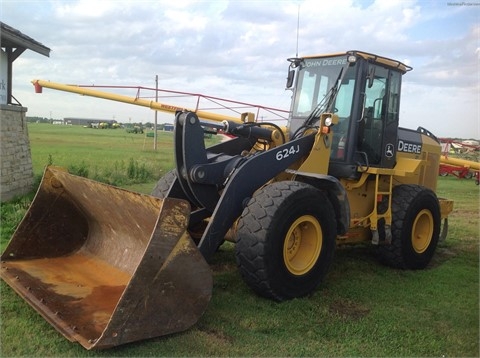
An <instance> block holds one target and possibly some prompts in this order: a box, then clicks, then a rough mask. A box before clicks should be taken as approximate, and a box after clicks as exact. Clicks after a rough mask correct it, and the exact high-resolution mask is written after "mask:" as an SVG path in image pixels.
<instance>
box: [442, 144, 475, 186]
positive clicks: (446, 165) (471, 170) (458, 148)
mask: <svg viewBox="0 0 480 358" xmlns="http://www.w3.org/2000/svg"><path fill="white" fill-rule="evenodd" d="M440 143H441V145H442V156H441V157H440V167H439V171H438V174H439V175H440V176H447V175H449V174H450V175H453V176H456V177H457V178H459V179H471V178H474V179H475V184H476V185H478V184H479V171H480V162H479V158H480V145H479V144H478V142H474V141H463V142H458V141H455V140H452V139H446V138H440Z"/></svg>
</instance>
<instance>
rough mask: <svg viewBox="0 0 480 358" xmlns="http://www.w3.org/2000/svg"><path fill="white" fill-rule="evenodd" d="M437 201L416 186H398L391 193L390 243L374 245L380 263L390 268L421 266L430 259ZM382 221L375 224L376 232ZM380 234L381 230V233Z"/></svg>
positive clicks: (437, 224) (437, 221) (434, 244)
mask: <svg viewBox="0 0 480 358" xmlns="http://www.w3.org/2000/svg"><path fill="white" fill-rule="evenodd" d="M440 224H441V217H440V204H439V202H438V199H437V196H436V195H435V193H434V192H433V191H432V190H430V189H427V188H425V187H422V186H420V185H399V186H397V187H395V188H394V189H393V193H392V227H391V230H392V242H391V244H381V245H380V246H379V247H378V253H379V259H380V261H381V262H382V263H384V264H386V265H388V266H392V267H394V268H402V269H413V270H417V269H423V268H425V267H426V266H427V265H428V264H429V262H430V260H431V259H432V257H433V255H434V253H435V249H436V247H437V243H438V239H439V235H440ZM382 227H383V223H382V224H380V225H379V229H380V232H381V231H382V230H383V228H382ZM380 235H381V236H383V237H384V233H382V232H381V234H380Z"/></svg>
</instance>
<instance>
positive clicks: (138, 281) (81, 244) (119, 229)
mask: <svg viewBox="0 0 480 358" xmlns="http://www.w3.org/2000/svg"><path fill="white" fill-rule="evenodd" d="M189 214H190V207H189V203H188V202H186V201H183V200H178V199H163V200H162V199H158V198H155V197H151V196H148V195H142V194H138V193H134V192H130V191H126V190H123V189H119V188H115V187H112V186H109V185H105V184H101V183H98V182H95V181H92V180H88V179H85V178H81V177H77V176H74V175H71V174H68V173H67V172H66V171H64V170H61V169H59V168H53V167H47V168H46V170H45V173H44V176H43V179H42V182H41V184H40V187H39V189H38V192H37V194H36V196H35V199H34V200H33V202H32V204H31V206H30V209H29V210H28V212H27V213H26V215H25V217H24V218H23V220H22V222H21V223H20V225H19V226H18V228H17V230H16V231H15V233H14V235H13V237H12V239H11V241H10V244H9V245H8V247H7V248H6V250H5V252H4V253H3V254H2V256H1V261H2V262H1V277H2V278H3V280H5V281H6V282H7V283H8V284H9V285H10V286H11V287H12V288H13V289H14V290H15V291H16V292H17V293H18V294H19V295H20V296H21V297H22V298H23V299H25V300H26V301H27V302H28V303H29V304H30V305H31V306H32V307H33V308H34V309H35V310H37V311H38V312H39V313H40V314H41V315H42V316H43V317H44V318H45V319H46V320H47V321H48V322H50V324H52V325H53V326H54V327H55V328H56V329H57V330H58V331H59V332H61V333H62V334H63V335H64V336H65V337H66V338H68V339H69V340H70V341H77V342H79V343H80V344H81V345H82V346H83V347H85V348H86V349H102V348H108V347H113V346H117V345H121V344H124V343H128V342H133V341H138V340H142V339H147V338H152V337H158V336H162V335H166V334H170V333H174V332H180V331H183V330H186V329H188V328H189V327H191V326H192V325H194V324H195V323H196V322H197V320H198V319H199V318H200V317H201V315H202V314H203V312H204V311H205V309H206V307H207V305H208V302H209V301H210V298H211V292H212V275H211V272H210V267H209V266H208V264H207V263H206V261H205V259H204V258H203V256H202V255H201V253H200V252H199V251H198V250H197V248H196V246H195V244H194V242H193V241H192V239H191V238H190V236H189V235H188V232H187V225H188V220H189Z"/></svg>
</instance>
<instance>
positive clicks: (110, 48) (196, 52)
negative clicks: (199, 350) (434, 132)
mask: <svg viewBox="0 0 480 358" xmlns="http://www.w3.org/2000/svg"><path fill="white" fill-rule="evenodd" d="M2 10H3V20H2V21H4V22H5V23H7V24H8V25H10V26H12V27H14V28H17V29H18V30H20V31H22V32H23V33H25V34H27V35H30V36H32V37H33V38H35V39H36V40H37V41H40V42H42V43H44V44H45V45H46V46H48V47H50V48H51V49H52V53H51V57H50V58H49V59H45V58H41V57H40V56H39V55H37V54H33V53H31V52H28V51H27V52H26V53H25V54H23V55H22V56H21V57H20V58H19V59H17V60H16V61H15V63H14V76H15V77H14V79H15V82H14V91H15V93H16V94H17V96H16V97H19V98H23V101H24V102H28V103H29V105H28V107H29V115H44V116H46V114H48V113H49V111H50V110H52V108H55V110H54V113H57V115H58V116H62V117H67V116H74V115H78V111H83V113H84V116H86V117H87V116H90V115H92V114H93V113H95V117H98V116H99V115H105V116H107V117H108V118H110V117H111V116H112V115H113V114H112V113H115V115H116V116H117V118H119V119H121V118H120V117H127V118H128V117H135V116H139V117H140V116H142V117H145V116H149V115H150V114H148V113H147V112H146V111H145V110H144V109H143V110H142V111H141V112H138V111H139V109H138V108H134V106H129V107H128V106H121V107H118V104H116V103H105V101H103V102H98V100H97V101H96V102H95V100H91V101H92V102H90V100H88V101H89V102H88V105H82V104H79V103H80V102H83V101H84V100H86V99H85V98H83V97H82V98H78V97H73V98H72V95H65V96H63V95H62V96H61V97H58V96H60V94H58V93H56V94H53V93H51V92H49V94H48V95H46V94H44V95H42V96H40V97H41V99H40V98H39V96H35V95H34V94H33V91H32V88H31V84H30V83H29V81H30V80H31V79H32V78H35V77H38V78H43V79H49V80H52V81H56V82H62V83H81V84H114V85H142V86H153V85H154V78H155V75H157V74H158V75H159V82H160V87H161V88H166V89H172V90H178V91H187V92H196V93H203V94H209V95H213V96H219V97H226V98H229V99H236V100H240V101H244V102H253V103H259V104H263V105H267V106H273V107H282V108H284V109H288V108H289V101H290V92H288V91H287V92H286V91H284V86H285V77H286V72H287V66H288V63H287V61H286V59H287V58H288V57H292V56H295V53H296V52H297V47H298V52H299V55H312V54H320V53H332V52H340V51H346V50H353V49H357V50H363V51H367V52H372V53H377V54H379V55H384V56H387V57H391V58H396V59H398V60H401V61H403V62H405V63H407V64H409V65H411V66H413V67H414V70H413V71H412V72H409V73H408V74H406V75H405V76H404V80H403V83H404V89H405V90H404V93H403V96H402V108H403V113H406V114H407V115H408V118H406V119H405V121H404V119H403V118H402V119H401V120H402V123H407V124H409V125H410V123H409V121H410V118H413V117H416V118H417V119H418V115H417V114H416V113H425V111H426V110H425V108H428V109H429V110H430V111H431V114H430V115H424V116H422V122H423V121H424V122H425V123H423V126H424V127H427V128H428V127H433V126H435V129H437V128H438V131H439V132H440V134H439V135H440V136H446V135H450V134H452V135H459V136H467V135H468V136H470V135H474V136H476V137H477V138H478V137H480V133H479V131H478V125H477V124H476V122H477V121H478V114H479V113H478V105H476V104H475V102H476V101H477V100H478V89H479V84H478V80H479V76H478V70H479V66H478V60H479V50H478V49H479V48H480V47H479V45H478V39H479V33H480V29H479V25H478V18H477V17H476V16H475V14H473V13H474V12H475V11H472V9H471V8H468V7H461V6H456V7H452V6H447V4H446V3H441V4H440V3H439V2H425V1H414V0H395V1H394V0H389V1H383V0H376V1H371V0H336V1H335V2H327V1H318V0H303V1H299V0H291V1H290V0H282V1H269V0H267V1H227V0H220V1H219V0H212V1H209V0H206V1H180V0H176V1H145V0H143V1H142V0H140V1H127V0H122V1H108V0H105V1H88V0H80V1H60V0H58V1H48V2H47V1H45V2H37V1H33V0H32V1H30V0H24V1H20V2H19V1H11V0H4V1H3V2H2ZM476 13H478V12H476ZM298 15H299V16H300V18H299V28H298V44H297V19H298ZM453 93H454V95H453ZM69 96H70V97H69ZM57 98H62V101H57V100H56V99H57ZM419 99H421V100H422V102H421V103H419ZM459 101H460V102H461V103H462V106H463V107H462V108H459V107H458V103H459ZM92 103H95V104H92ZM100 103H101V104H100ZM438 103H442V105H441V106H439V105H438ZM440 107H441V108H442V111H440V110H437V109H438V108H440ZM118 108H121V111H120V110H118ZM119 112H121V114H119ZM138 113H140V114H138ZM460 113H461V115H462V116H464V117H465V120H464V123H466V124H467V126H468V127H466V128H464V129H458V130H457V129H453V130H452V128H450V127H449V126H447V125H444V124H443V123H444V122H446V121H448V118H451V117H452V116H455V115H457V116H458V115H459V114H460ZM152 116H153V115H152ZM165 118H170V117H168V116H167V117H165ZM430 118H435V120H433V119H430ZM430 122H431V123H432V124H430ZM474 122H475V123H474ZM418 124H420V123H418ZM414 125H416V123H415V124H414Z"/></svg>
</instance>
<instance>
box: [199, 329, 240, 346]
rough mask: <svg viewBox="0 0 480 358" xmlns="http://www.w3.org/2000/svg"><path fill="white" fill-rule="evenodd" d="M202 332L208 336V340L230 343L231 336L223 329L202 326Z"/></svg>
mask: <svg viewBox="0 0 480 358" xmlns="http://www.w3.org/2000/svg"><path fill="white" fill-rule="evenodd" d="M201 331H202V332H203V334H205V335H207V336H208V337H209V341H212V342H216V343H217V344H232V343H233V337H231V336H229V335H228V334H226V333H225V332H223V331H219V330H216V329H211V328H202V329H201Z"/></svg>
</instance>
